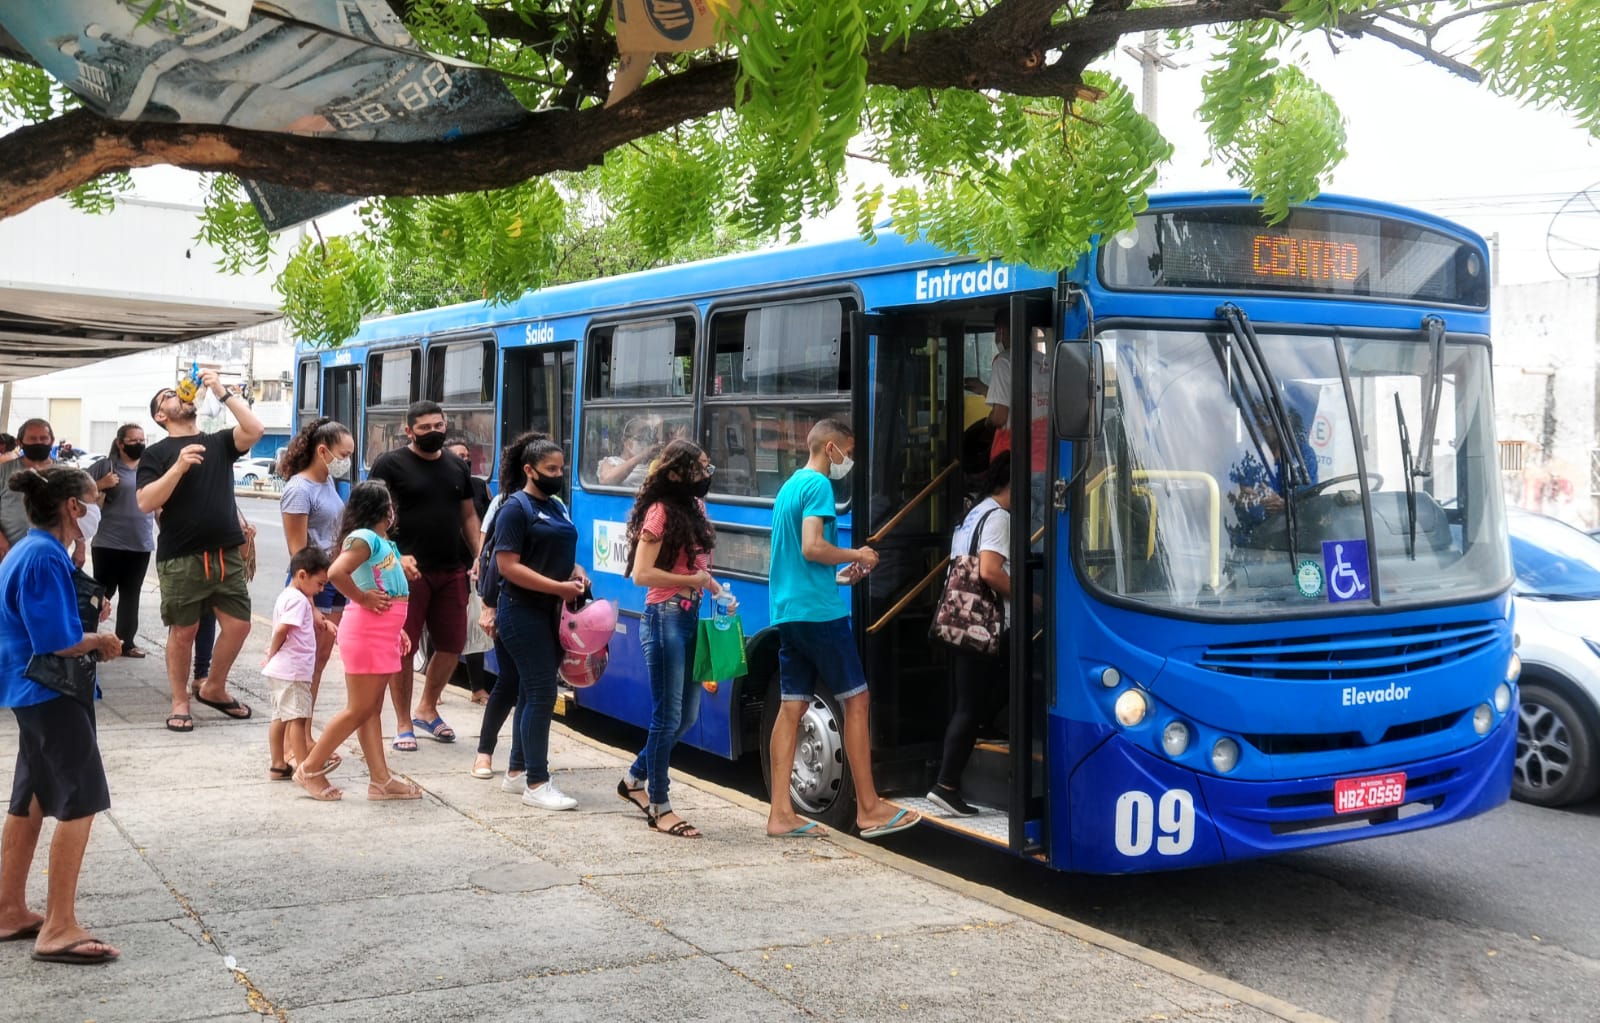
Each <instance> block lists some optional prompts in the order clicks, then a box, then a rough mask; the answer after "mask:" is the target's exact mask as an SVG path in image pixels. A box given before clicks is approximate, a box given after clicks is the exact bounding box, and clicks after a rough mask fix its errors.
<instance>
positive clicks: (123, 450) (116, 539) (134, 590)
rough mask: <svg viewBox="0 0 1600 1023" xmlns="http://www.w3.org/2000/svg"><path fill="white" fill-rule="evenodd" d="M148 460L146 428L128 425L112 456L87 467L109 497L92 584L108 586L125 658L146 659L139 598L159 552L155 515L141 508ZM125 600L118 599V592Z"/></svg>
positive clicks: (96, 542)
mask: <svg viewBox="0 0 1600 1023" xmlns="http://www.w3.org/2000/svg"><path fill="white" fill-rule="evenodd" d="M143 457H144V427H142V426H140V425H139V424H138V423H124V424H123V425H121V426H119V427H118V428H117V438H116V440H114V441H112V443H111V453H110V454H109V455H107V456H106V457H105V458H102V459H100V460H99V461H98V462H95V463H94V464H93V465H91V466H90V467H89V475H90V476H92V477H94V482H95V486H97V487H99V488H100V491H101V493H103V494H105V513H104V514H103V515H102V516H101V519H100V530H99V532H98V533H96V534H95V537H94V541H93V543H92V544H91V552H92V553H93V555H94V572H93V575H94V581H95V582H97V583H99V584H100V585H101V586H103V587H105V591H106V599H107V600H110V601H113V602H114V603H115V606H116V609H117V625H116V630H117V638H119V639H121V640H122V656H124V657H143V656H144V655H145V653H144V651H143V650H141V649H139V648H138V646H136V645H135V644H134V639H135V638H136V636H137V635H138V632H139V597H140V592H141V591H142V590H143V589H144V577H145V573H146V572H147V571H149V569H150V552H151V551H154V550H155V549H156V517H155V515H154V514H152V513H150V512H142V511H140V510H139V494H138V490H139V459H141V458H143ZM118 593H121V594H122V599H121V600H120V601H118V600H117V599H116V597H117V594H118Z"/></svg>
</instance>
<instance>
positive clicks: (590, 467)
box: [578, 316, 695, 490]
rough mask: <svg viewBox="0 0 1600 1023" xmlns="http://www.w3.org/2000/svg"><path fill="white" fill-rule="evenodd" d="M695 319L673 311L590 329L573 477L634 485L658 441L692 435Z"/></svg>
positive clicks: (612, 484)
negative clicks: (577, 465)
mask: <svg viewBox="0 0 1600 1023" xmlns="http://www.w3.org/2000/svg"><path fill="white" fill-rule="evenodd" d="M694 343H695V332H694V320H693V319H692V318H691V317H688V316H672V317H665V318H657V319H652V320H641V321H638V322H633V323H620V324H608V325H606V326H603V327H598V328H595V329H594V330H592V331H590V333H589V346H588V354H587V356H586V360H585V361H586V364H587V370H586V376H587V378H588V379H587V381H586V384H587V386H586V387H585V391H584V394H585V397H586V400H585V401H584V403H583V427H582V435H583V445H582V448H581V450H580V452H579V456H578V457H579V460H580V470H581V471H580V477H581V478H582V480H583V482H584V484H585V485H586V486H600V487H619V488H623V489H626V490H638V489H639V485H640V484H642V483H643V482H644V479H645V476H646V475H647V474H648V473H649V471H650V467H651V466H652V465H653V464H654V463H655V460H656V458H657V456H659V454H660V453H661V449H662V447H664V446H665V445H666V444H667V442H669V441H671V440H673V439H675V438H677V437H680V436H682V437H686V438H690V439H692V438H693V436H694V405H693V403H692V401H691V397H692V395H693V393H694Z"/></svg>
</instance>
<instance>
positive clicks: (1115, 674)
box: [1100, 668, 1122, 689]
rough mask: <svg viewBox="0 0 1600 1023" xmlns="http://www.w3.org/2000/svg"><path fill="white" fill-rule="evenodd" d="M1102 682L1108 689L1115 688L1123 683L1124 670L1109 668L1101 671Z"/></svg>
mask: <svg viewBox="0 0 1600 1023" xmlns="http://www.w3.org/2000/svg"><path fill="white" fill-rule="evenodd" d="M1100 684H1101V685H1103V686H1105V687H1106V688H1107V689H1115V688H1117V686H1120V685H1121V684H1122V672H1120V671H1118V670H1117V669H1115V668H1107V669H1105V670H1104V671H1102V672H1101V673H1100Z"/></svg>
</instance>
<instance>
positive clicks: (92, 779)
mask: <svg viewBox="0 0 1600 1023" xmlns="http://www.w3.org/2000/svg"><path fill="white" fill-rule="evenodd" d="M6 488H7V492H8V493H14V494H18V495H20V496H21V497H22V498H23V505H24V508H25V511H26V514H27V516H28V519H29V521H30V522H31V523H32V528H31V529H30V530H29V532H28V533H26V534H25V535H24V536H22V537H21V538H19V539H18V541H17V543H16V545H15V546H14V547H13V548H12V549H11V553H10V555H9V556H8V557H7V558H6V559H5V561H4V562H3V563H0V706H3V707H9V708H11V713H12V715H13V716H15V718H16V720H17V762H16V770H15V772H14V773H13V775H12V783H11V803H10V806H9V808H8V812H7V815H6V820H5V828H4V833H3V834H0V941H13V940H20V939H26V938H29V937H31V938H33V958H34V959H36V960H39V961H41V962H51V963H67V964H73V965H87V964H95V963H105V962H110V961H111V960H113V959H115V958H117V957H118V956H119V955H121V952H120V951H119V950H118V949H117V948H116V947H115V946H113V945H110V944H108V943H107V942H104V941H101V940H100V939H99V938H96V937H94V936H93V935H91V934H90V933H89V932H88V931H87V930H85V929H84V928H83V926H82V925H81V924H80V923H79V922H78V917H77V898H78V878H79V875H80V873H81V872H82V869H83V855H84V851H85V849H87V847H88V845H89V832H90V829H91V828H92V827H93V826H94V818H95V815H96V814H98V813H100V812H101V811H103V810H108V809H110V808H111V793H110V790H109V788H108V787H107V785H106V771H105V765H104V764H103V763H102V762H101V759H100V747H99V744H98V741H97V739H96V737H95V715H94V706H93V703H92V700H91V701H84V700H79V699H78V698H76V697H73V696H68V695H65V694H63V693H59V692H57V691H55V690H54V689H49V688H46V687H45V686H42V685H40V684H39V683H37V682H34V681H32V680H31V679H29V678H27V677H26V676H25V675H24V672H25V671H27V667H28V662H29V661H30V660H31V659H32V658H33V657H35V656H37V655H43V654H54V655H56V656H59V657H77V656H79V655H82V654H90V653H92V654H95V655H97V656H98V657H99V658H100V659H101V660H110V659H112V658H114V657H116V656H117V655H118V654H119V653H121V652H122V641H121V640H120V639H118V638H117V637H116V636H115V635H114V634H112V633H94V632H88V631H86V630H85V629H84V624H83V617H82V615H81V613H80V610H79V606H78V593H77V588H76V587H75V586H74V585H73V581H72V574H73V571H74V566H73V564H72V557H71V555H70V554H68V553H67V547H68V545H69V544H71V543H73V542H74V541H76V540H79V539H81V538H82V537H84V536H85V535H87V536H90V537H92V536H93V534H94V529H93V526H94V524H95V521H96V520H97V518H98V513H99V511H100V490H99V488H98V487H96V486H95V483H94V480H92V479H90V478H89V474H88V473H85V472H83V471H81V470H79V469H72V468H67V467H65V466H57V467H46V468H45V469H44V470H43V471H42V472H41V471H38V470H35V469H24V470H22V471H21V472H18V473H14V474H11V475H10V476H9V477H8V478H7V480H6ZM46 817H53V818H55V820H56V827H55V833H54V834H53V835H52V836H51V839H50V871H49V878H48V880H47V882H46V895H45V911H44V913H43V914H39V913H36V912H34V911H33V910H31V909H29V908H28V901H27V897H28V874H29V872H30V868H31V867H32V864H33V861H34V852H35V850H36V849H37V848H38V844H39V835H40V832H41V831H42V830H43V827H44V818H46Z"/></svg>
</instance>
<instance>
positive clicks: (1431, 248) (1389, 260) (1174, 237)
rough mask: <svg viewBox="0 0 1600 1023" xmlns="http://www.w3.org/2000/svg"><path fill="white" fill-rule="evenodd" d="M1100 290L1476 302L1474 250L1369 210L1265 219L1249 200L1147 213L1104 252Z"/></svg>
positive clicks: (1484, 283) (1479, 266) (1484, 290)
mask: <svg viewBox="0 0 1600 1023" xmlns="http://www.w3.org/2000/svg"><path fill="white" fill-rule="evenodd" d="M1100 275H1101V280H1102V281H1103V282H1104V283H1105V285H1106V287H1108V288H1114V289H1126V290H1135V291H1148V290H1156V291H1171V290H1185V291H1188V290H1201V291H1216V292H1241V293H1249V292H1299V293H1303V294H1312V295H1324V296H1326V295H1337V296H1350V297H1358V298H1377V299H1388V300H1399V301H1416V302H1438V303H1443V304H1449V305H1464V306H1471V307H1475V308H1477V307H1482V306H1484V305H1486V304H1487V303H1488V300H1489V281H1488V274H1487V273H1486V272H1485V267H1484V261H1483V258H1482V256H1481V255H1480V253H1479V251H1478V249H1477V247H1476V246H1474V245H1472V244H1470V243H1468V242H1467V241H1465V240H1464V239H1460V238H1454V237H1451V236H1450V235H1447V234H1444V233H1443V232H1439V231H1432V230H1429V229H1428V228H1425V227H1421V226H1419V225H1417V224H1415V223H1409V222H1403V221H1398V220H1390V219H1386V218H1384V217H1380V216H1375V215H1372V214H1359V213H1344V212H1336V211H1329V210H1319V209H1305V208H1302V209H1297V210H1294V211H1292V212H1291V213H1290V215H1289V217H1288V218H1287V219H1285V220H1284V221H1282V222H1281V223H1278V224H1273V225H1267V224H1264V223H1263V222H1262V220H1261V216H1260V213H1259V211H1258V210H1257V209H1256V208H1255V207H1252V206H1228V207H1220V208H1218V207H1210V208H1206V209H1194V210H1184V209H1180V210H1170V211H1162V212H1152V213H1146V214H1142V215H1140V216H1139V217H1138V218H1136V221H1135V226H1134V227H1133V228H1132V229H1131V230H1128V231H1124V232H1122V233H1121V234H1118V235H1116V236H1114V237H1112V238H1109V239H1107V240H1106V241H1105V242H1104V244H1103V245H1102V248H1101V259H1100Z"/></svg>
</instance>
